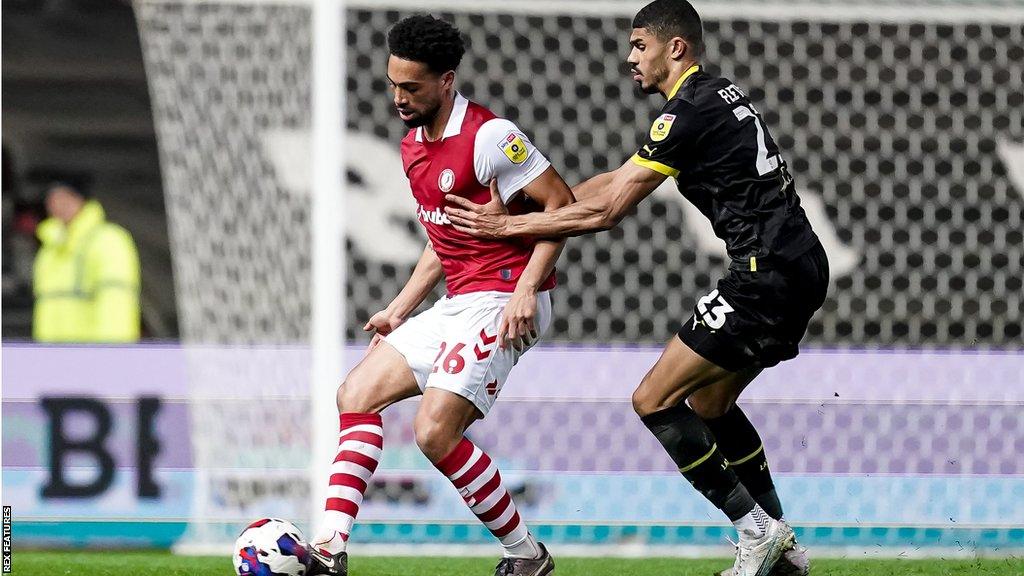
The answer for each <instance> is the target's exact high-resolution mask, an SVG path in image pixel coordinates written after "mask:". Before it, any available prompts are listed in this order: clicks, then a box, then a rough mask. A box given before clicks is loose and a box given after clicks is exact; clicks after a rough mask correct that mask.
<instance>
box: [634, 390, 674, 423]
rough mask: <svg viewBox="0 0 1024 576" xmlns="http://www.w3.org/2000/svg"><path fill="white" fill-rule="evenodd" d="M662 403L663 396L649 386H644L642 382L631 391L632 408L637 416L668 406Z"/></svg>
mask: <svg viewBox="0 0 1024 576" xmlns="http://www.w3.org/2000/svg"><path fill="white" fill-rule="evenodd" d="M663 404H664V398H662V397H661V396H660V395H659V394H656V393H654V391H652V390H651V389H650V388H649V387H647V386H644V383H643V382H641V383H640V386H637V388H636V390H634V391H633V410H635V411H636V413H637V415H639V416H647V415H648V414H653V413H655V412H657V411H658V410H663V409H665V408H669V406H664V405H663Z"/></svg>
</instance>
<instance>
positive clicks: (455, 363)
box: [431, 342, 466, 374]
mask: <svg viewBox="0 0 1024 576" xmlns="http://www.w3.org/2000/svg"><path fill="white" fill-rule="evenodd" d="M447 347H448V343H447V342H441V348H440V349H439V350H438V352H437V358H434V369H433V370H431V373H436V372H437V371H438V370H439V369H441V370H444V371H445V372H446V373H448V374H458V373H459V372H462V370H463V368H465V367H466V360H465V358H463V357H462V354H460V353H461V352H462V349H463V348H465V347H466V345H465V344H456V345H455V346H452V349H451V350H449V351H448V355H447V356H445V353H444V351H445V349H446V348H447ZM442 356H444V360H443V361H441V357H442ZM439 361H440V364H438V362H439Z"/></svg>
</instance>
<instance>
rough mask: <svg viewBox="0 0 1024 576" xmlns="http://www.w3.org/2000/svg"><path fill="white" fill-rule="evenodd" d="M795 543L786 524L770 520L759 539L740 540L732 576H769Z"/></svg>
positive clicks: (794, 538) (791, 532)
mask: <svg viewBox="0 0 1024 576" xmlns="http://www.w3.org/2000/svg"><path fill="white" fill-rule="evenodd" d="M795 541H796V537H795V535H794V534H793V529H792V528H790V527H789V525H788V524H786V523H785V522H779V521H778V520H774V519H772V521H771V522H770V523H769V524H768V529H767V530H765V533H764V534H763V535H761V537H760V538H749V537H748V538H740V542H739V544H737V545H736V562H735V563H734V564H733V565H732V576H770V575H771V573H772V568H774V567H775V565H776V564H777V563H778V561H779V558H781V557H782V555H783V553H785V552H786V550H789V549H790V548H793V545H794V543H795Z"/></svg>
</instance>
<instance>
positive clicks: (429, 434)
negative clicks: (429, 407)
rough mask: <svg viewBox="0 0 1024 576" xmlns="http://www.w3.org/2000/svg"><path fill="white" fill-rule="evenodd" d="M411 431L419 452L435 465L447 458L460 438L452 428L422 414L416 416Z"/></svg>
mask: <svg viewBox="0 0 1024 576" xmlns="http://www.w3.org/2000/svg"><path fill="white" fill-rule="evenodd" d="M413 431H414V432H415V434H416V445H417V446H419V448H420V451H421V452H423V455H424V456H426V457H427V459H428V460H430V461H431V462H435V463H436V462H439V461H440V460H441V459H442V458H444V457H445V456H447V455H448V454H449V453H450V452H451V451H452V450H453V449H454V448H455V446H456V445H457V444H458V443H459V440H460V439H461V438H462V435H461V434H460V433H459V432H458V430H457V429H456V428H455V427H454V426H451V425H450V424H448V423H446V422H442V421H440V420H437V419H435V418H432V417H430V416H429V415H424V414H422V413H420V414H417V415H416V421H415V423H414V424H413Z"/></svg>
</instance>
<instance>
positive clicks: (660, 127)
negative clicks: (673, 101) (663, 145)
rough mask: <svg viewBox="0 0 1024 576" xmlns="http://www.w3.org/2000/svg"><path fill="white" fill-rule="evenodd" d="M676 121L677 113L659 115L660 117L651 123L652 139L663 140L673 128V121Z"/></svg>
mask: <svg viewBox="0 0 1024 576" xmlns="http://www.w3.org/2000/svg"><path fill="white" fill-rule="evenodd" d="M675 121H676V115H675V114H662V115H661V116H658V119H657V120H655V121H654V124H652V125H651V140H654V141H655V142H661V141H662V140H664V139H665V138H667V137H668V132H669V130H671V129H672V123H673V122H675Z"/></svg>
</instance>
